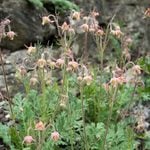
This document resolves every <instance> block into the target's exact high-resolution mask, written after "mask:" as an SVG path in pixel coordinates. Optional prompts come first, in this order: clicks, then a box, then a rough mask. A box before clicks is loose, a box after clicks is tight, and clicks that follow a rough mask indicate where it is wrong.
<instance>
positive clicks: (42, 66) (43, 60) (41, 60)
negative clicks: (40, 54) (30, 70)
mask: <svg viewBox="0 0 150 150" xmlns="http://www.w3.org/2000/svg"><path fill="white" fill-rule="evenodd" d="M37 66H38V67H39V68H44V67H45V66H46V60H45V59H43V58H41V59H39V60H38V61H37Z"/></svg>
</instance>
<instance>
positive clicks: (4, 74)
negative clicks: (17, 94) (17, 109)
mask: <svg viewBox="0 0 150 150" xmlns="http://www.w3.org/2000/svg"><path fill="white" fill-rule="evenodd" d="M0 59H1V64H2V71H3V76H4V82H5V86H6V92H7V100H8V104H9V107H10V111H11V114H12V116H13V109H12V101H11V97H10V94H9V89H8V84H7V79H6V73H5V67H4V62H3V58H2V51H1V49H0Z"/></svg>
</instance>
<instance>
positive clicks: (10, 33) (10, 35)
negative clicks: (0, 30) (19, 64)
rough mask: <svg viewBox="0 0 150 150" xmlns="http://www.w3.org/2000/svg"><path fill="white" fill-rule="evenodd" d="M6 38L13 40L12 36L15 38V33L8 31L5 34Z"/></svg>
mask: <svg viewBox="0 0 150 150" xmlns="http://www.w3.org/2000/svg"><path fill="white" fill-rule="evenodd" d="M6 36H7V37H8V38H9V39H10V40H13V39H14V36H16V33H15V32H14V31H9V32H7V34H6Z"/></svg>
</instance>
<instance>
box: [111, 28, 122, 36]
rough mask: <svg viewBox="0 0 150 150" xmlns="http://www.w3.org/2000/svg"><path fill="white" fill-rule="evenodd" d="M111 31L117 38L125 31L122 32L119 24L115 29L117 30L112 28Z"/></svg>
mask: <svg viewBox="0 0 150 150" xmlns="http://www.w3.org/2000/svg"><path fill="white" fill-rule="evenodd" d="M110 33H111V34H112V35H114V36H116V37H117V38H120V37H121V36H122V35H123V33H122V32H121V30H120V27H119V26H116V29H115V30H111V32H110Z"/></svg>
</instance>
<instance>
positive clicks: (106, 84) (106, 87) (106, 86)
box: [103, 83, 109, 92]
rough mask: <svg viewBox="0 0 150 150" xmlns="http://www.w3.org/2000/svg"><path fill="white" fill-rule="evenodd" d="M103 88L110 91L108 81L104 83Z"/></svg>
mask: <svg viewBox="0 0 150 150" xmlns="http://www.w3.org/2000/svg"><path fill="white" fill-rule="evenodd" d="M103 88H104V89H105V91H106V92H108V91H109V85H108V83H103Z"/></svg>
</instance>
